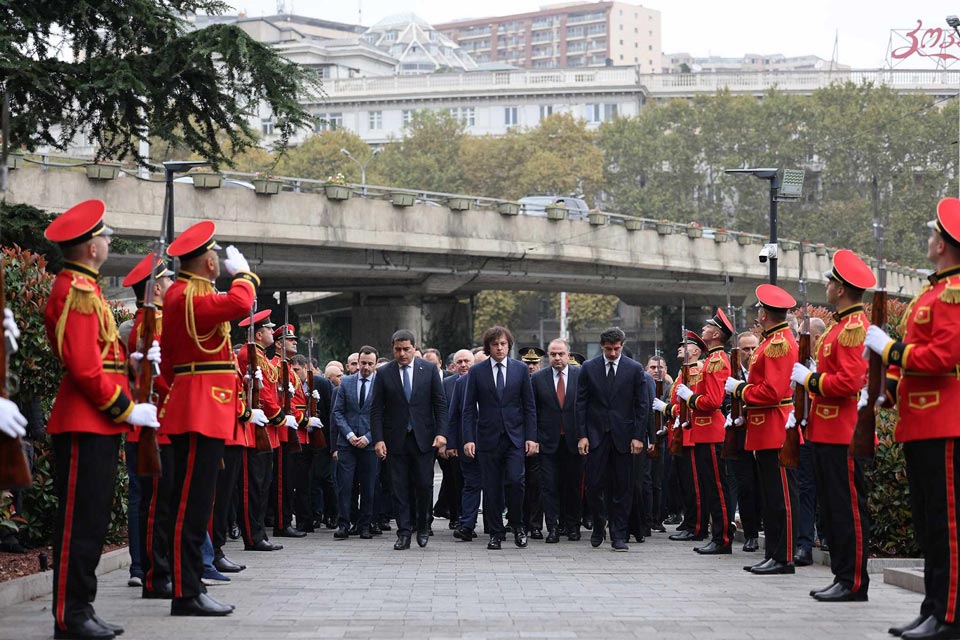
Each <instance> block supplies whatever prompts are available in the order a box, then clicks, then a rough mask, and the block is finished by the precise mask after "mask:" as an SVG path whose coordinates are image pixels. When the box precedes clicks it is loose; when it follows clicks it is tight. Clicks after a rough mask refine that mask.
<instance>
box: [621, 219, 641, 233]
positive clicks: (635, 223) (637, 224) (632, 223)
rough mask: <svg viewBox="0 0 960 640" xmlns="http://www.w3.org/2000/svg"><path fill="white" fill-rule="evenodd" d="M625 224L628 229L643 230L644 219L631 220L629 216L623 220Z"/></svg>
mask: <svg viewBox="0 0 960 640" xmlns="http://www.w3.org/2000/svg"><path fill="white" fill-rule="evenodd" d="M623 226H624V227H626V228H627V231H642V230H643V220H631V219H630V218H627V219H626V220H624V221H623Z"/></svg>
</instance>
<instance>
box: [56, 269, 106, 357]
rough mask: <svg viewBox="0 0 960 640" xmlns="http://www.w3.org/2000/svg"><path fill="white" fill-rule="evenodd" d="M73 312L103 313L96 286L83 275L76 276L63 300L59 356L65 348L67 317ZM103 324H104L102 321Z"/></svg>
mask: <svg viewBox="0 0 960 640" xmlns="http://www.w3.org/2000/svg"><path fill="white" fill-rule="evenodd" d="M71 311H76V312H77V313H82V314H84V315H90V314H93V313H97V312H100V313H102V312H103V311H102V304H101V300H100V296H98V295H97V287H96V285H95V284H94V283H93V282H90V280H88V279H87V278H85V277H83V276H81V275H76V276H74V277H73V280H72V281H71V282H70V291H68V292H67V297H66V298H64V300H63V311H61V312H60V317H59V318H58V319H57V330H56V334H57V355H60V352H61V350H62V348H63V335H64V333H65V332H66V330H67V316H69V315H70V312H71ZM111 317H112V316H111ZM101 324H103V322H102V320H101Z"/></svg>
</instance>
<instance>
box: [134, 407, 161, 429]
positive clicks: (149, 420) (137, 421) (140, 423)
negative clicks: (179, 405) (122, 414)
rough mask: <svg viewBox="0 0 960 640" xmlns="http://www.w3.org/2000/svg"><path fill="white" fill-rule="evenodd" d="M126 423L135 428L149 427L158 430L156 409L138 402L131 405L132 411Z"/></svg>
mask: <svg viewBox="0 0 960 640" xmlns="http://www.w3.org/2000/svg"><path fill="white" fill-rule="evenodd" d="M127 422H129V423H130V424H132V425H134V426H137V427H150V428H151V429H159V428H160V423H159V422H157V407H156V405H152V404H150V403H149V402H138V403H137V404H135V405H133V411H131V412H130V415H129V416H127Z"/></svg>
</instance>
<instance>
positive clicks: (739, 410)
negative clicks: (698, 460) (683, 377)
mask: <svg viewBox="0 0 960 640" xmlns="http://www.w3.org/2000/svg"><path fill="white" fill-rule="evenodd" d="M723 280H724V283H725V284H726V287H727V316H728V317H729V318H730V324H732V325H733V346H732V347H730V375H731V376H732V375H733V371H734V367H736V371H737V374H738V375H737V376H734V377H739V374H740V342H739V341H738V340H737V314H736V309H734V308H733V305H732V304H731V303H730V275H729V274H727V275H726V276H724V279H723ZM742 414H743V403H742V402H741V401H740V399H739V398H734V397H733V396H732V395H731V396H730V420H731V421H732V422H733V424H732V425H730V428H729V429H727V431H726V433H724V434H723V449H722V450H721V451H720V457H721V458H722V459H731V458H736V457H737V456H738V455H739V453H740V452H739V447H738V446H737V436H738V435H739V434H738V430H739V429H741V428H742V427H743V425H742V424H741V425H738V424H737V420H740V421H741V422H743V420H742Z"/></svg>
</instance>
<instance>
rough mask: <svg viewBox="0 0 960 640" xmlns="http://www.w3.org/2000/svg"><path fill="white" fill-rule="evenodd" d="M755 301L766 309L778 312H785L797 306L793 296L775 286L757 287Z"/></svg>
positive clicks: (763, 285) (764, 285)
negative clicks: (777, 310)
mask: <svg viewBox="0 0 960 640" xmlns="http://www.w3.org/2000/svg"><path fill="white" fill-rule="evenodd" d="M757 300H758V301H759V304H762V305H763V306H765V307H767V308H768V309H779V310H780V311H787V310H789V309H793V308H794V307H795V306H797V301H796V300H794V299H793V296H792V295H790V294H789V293H787V292H786V291H784V290H783V289H781V288H780V287H778V286H777V285H775V284H762V285H760V286H759V287H757Z"/></svg>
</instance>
